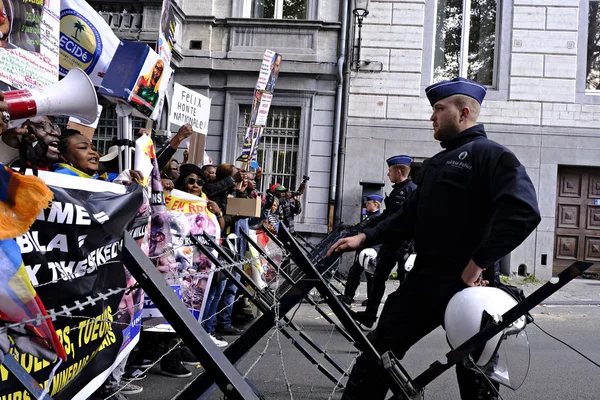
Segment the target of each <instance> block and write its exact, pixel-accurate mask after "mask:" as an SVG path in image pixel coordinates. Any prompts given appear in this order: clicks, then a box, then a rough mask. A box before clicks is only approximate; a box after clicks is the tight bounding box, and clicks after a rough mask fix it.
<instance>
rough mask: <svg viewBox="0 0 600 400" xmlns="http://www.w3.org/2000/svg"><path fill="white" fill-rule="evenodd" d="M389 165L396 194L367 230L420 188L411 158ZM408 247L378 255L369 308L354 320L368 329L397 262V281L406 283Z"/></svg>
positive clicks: (388, 247) (391, 247)
mask: <svg viewBox="0 0 600 400" xmlns="http://www.w3.org/2000/svg"><path fill="white" fill-rule="evenodd" d="M386 162H387V165H388V173H387V176H388V178H389V179H390V181H391V182H392V184H393V186H392V187H393V190H392V192H391V193H390V194H389V196H386V197H385V210H384V211H383V213H381V215H380V216H379V217H377V218H372V219H370V220H369V222H368V223H367V224H366V227H367V228H373V227H375V226H377V224H379V223H380V222H382V221H384V220H385V219H386V218H388V217H389V216H391V215H392V214H394V213H395V212H397V211H398V210H400V208H402V204H403V203H404V200H406V198H407V197H408V195H409V194H411V193H412V192H413V191H414V190H415V189H416V188H417V185H415V183H414V182H413V181H412V179H410V178H409V176H408V174H409V173H410V164H411V163H412V158H411V157H409V156H407V155H399V156H394V157H390V158H388V159H387V160H386ZM407 248H408V244H407V243H403V242H393V243H385V244H384V245H383V246H381V249H380V250H379V253H377V266H376V267H375V273H374V274H373V279H372V282H371V288H370V289H369V290H368V299H367V308H366V310H365V311H359V312H354V311H352V312H351V314H352V316H353V317H354V318H355V319H356V320H357V321H358V322H360V323H362V324H363V325H365V326H367V327H369V328H370V327H372V326H373V324H374V323H375V321H376V320H377V311H378V310H379V305H380V304H381V299H382V298H383V294H384V293H385V283H386V282H387V280H388V277H389V276H390V273H391V272H392V269H394V266H395V265H396V262H398V279H399V280H400V281H403V280H404V272H405V271H404V256H405V254H406V252H407Z"/></svg>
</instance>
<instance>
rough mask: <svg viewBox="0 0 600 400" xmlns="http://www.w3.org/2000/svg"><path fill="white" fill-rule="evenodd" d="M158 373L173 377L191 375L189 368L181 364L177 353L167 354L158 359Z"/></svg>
mask: <svg viewBox="0 0 600 400" xmlns="http://www.w3.org/2000/svg"><path fill="white" fill-rule="evenodd" d="M160 373H161V374H163V375H166V376H172V377H173V378H187V377H189V376H192V373H191V372H190V370H188V369H187V368H186V367H184V366H183V363H182V362H181V358H180V357H179V356H178V355H177V354H168V355H167V356H165V358H163V359H162V360H160Z"/></svg>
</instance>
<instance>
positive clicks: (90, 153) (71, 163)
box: [53, 129, 143, 399]
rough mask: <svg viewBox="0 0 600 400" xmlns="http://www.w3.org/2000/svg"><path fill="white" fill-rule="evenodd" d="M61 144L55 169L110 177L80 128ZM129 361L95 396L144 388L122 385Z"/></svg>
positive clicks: (137, 174)
mask: <svg viewBox="0 0 600 400" xmlns="http://www.w3.org/2000/svg"><path fill="white" fill-rule="evenodd" d="M57 148H58V151H59V153H60V154H59V160H60V162H59V163H57V164H54V166H53V167H54V172H55V173H59V174H65V175H71V176H78V177H80V178H87V179H98V180H107V175H106V174H102V175H98V167H99V164H100V154H98V152H97V151H96V147H95V146H94V145H93V143H92V141H91V140H90V139H88V138H87V137H86V136H84V135H82V134H81V133H80V132H79V131H78V130H75V129H65V130H64V131H63V132H62V135H61V136H60V139H59V141H58V145H57ZM128 172H129V174H130V176H131V179H132V180H133V179H135V180H137V181H138V182H141V181H143V175H142V173H141V172H139V171H134V170H130V171H128ZM118 179H119V178H117V179H115V180H118ZM122 182H123V183H126V180H122ZM126 363H127V358H125V359H123V361H122V362H121V363H120V364H119V366H118V367H117V368H115V370H114V371H113V372H112V373H111V374H110V375H109V377H108V378H107V380H106V381H105V382H104V384H103V385H102V386H101V387H100V389H98V390H97V391H96V393H95V394H94V395H93V396H92V398H105V397H110V396H115V399H126V397H125V396H124V395H125V394H135V393H139V392H141V391H142V390H143V388H142V387H141V386H138V385H133V384H128V385H126V386H125V387H124V386H123V385H122V383H121V378H122V376H123V374H124V373H125V365H126Z"/></svg>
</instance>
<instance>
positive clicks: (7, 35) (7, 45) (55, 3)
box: [0, 0, 60, 89]
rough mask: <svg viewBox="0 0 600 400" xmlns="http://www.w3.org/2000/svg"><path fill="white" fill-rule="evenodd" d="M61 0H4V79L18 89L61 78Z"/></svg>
mask: <svg viewBox="0 0 600 400" xmlns="http://www.w3.org/2000/svg"><path fill="white" fill-rule="evenodd" d="M59 13H60V0H46V1H43V2H42V1H27V0H12V1H4V2H0V21H1V22H0V80H1V81H3V82H5V83H6V84H8V85H10V86H12V87H13V88H17V89H24V88H36V87H44V86H48V85H50V84H52V83H56V82H58V68H59V58H58V48H59V29H60V25H59Z"/></svg>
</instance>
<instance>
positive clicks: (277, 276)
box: [273, 269, 294, 400]
mask: <svg viewBox="0 0 600 400" xmlns="http://www.w3.org/2000/svg"><path fill="white" fill-rule="evenodd" d="M280 277H281V274H280V271H279V269H276V273H275V294H276V296H275V302H274V304H273V307H274V308H273V310H274V312H275V327H276V330H275V332H276V338H277V345H278V346H279V358H280V359H281V371H282V372H283V379H284V380H285V386H286V387H287V390H288V393H289V394H290V399H291V400H294V394H293V393H292V385H291V384H290V381H289V379H288V376H287V371H286V370H285V362H284V361H283V349H282V347H281V339H280V335H279V331H280V330H281V328H282V325H281V319H280V315H279V307H280V302H279V297H277V294H279V283H280V281H279V279H280Z"/></svg>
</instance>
